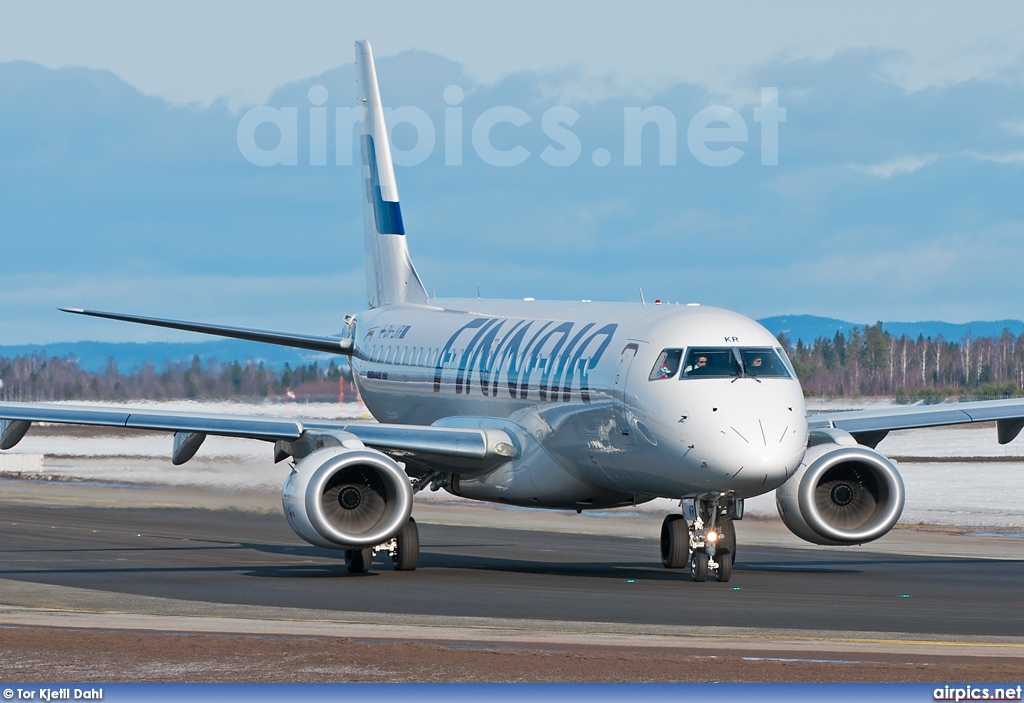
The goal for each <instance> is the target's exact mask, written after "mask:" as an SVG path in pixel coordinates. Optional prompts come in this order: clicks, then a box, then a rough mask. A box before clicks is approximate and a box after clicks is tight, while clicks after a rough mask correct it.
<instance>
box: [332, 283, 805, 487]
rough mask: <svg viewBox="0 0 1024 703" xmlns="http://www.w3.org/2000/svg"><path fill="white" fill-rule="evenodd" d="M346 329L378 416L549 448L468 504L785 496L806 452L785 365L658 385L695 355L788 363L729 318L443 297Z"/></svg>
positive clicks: (373, 315) (364, 316) (799, 406)
mask: <svg viewBox="0 0 1024 703" xmlns="http://www.w3.org/2000/svg"><path fill="white" fill-rule="evenodd" d="M349 332H350V334H351V335H352V338H353V341H354V345H355V348H354V353H353V355H352V369H353V377H354V380H355V382H356V384H357V386H358V388H359V390H360V393H361V394H362V397H363V400H364V401H365V403H366V405H367V408H368V409H369V410H370V412H371V413H372V414H373V416H374V417H375V418H376V419H377V420H379V421H381V422H389V423H400V424H459V423H460V422H465V423H467V424H472V423H473V420H472V419H471V418H506V419H507V421H508V423H509V424H510V425H511V426H514V427H515V428H516V429H517V430H522V432H523V433H527V434H528V435H529V438H528V439H529V441H531V442H532V441H533V440H534V439H535V440H536V441H537V443H539V445H540V446H541V447H542V448H543V451H542V452H538V453H542V454H544V455H545V456H543V457H541V459H538V458H537V457H536V456H534V457H533V458H530V457H529V456H527V457H525V458H520V460H519V463H518V464H510V466H509V467H508V471H507V472H506V473H505V474H499V475H498V477H497V478H488V479H481V480H479V481H477V484H479V485H478V486H477V488H476V489H475V490H476V493H475V494H473V493H472V492H471V490H470V489H471V488H472V487H471V486H470V485H469V484H468V483H466V482H465V481H463V483H464V484H466V486H467V488H466V489H464V490H465V492H468V493H469V494H470V497H481V498H483V499H492V498H491V496H492V495H493V496H497V497H495V498H493V499H495V500H501V501H502V502H509V503H515V504H523V505H537V506H538V507H567V506H570V507H571V506H574V505H575V506H577V507H578V506H579V505H581V504H582V505H587V506H593V507H608V506H612V505H623V504H628V503H637V502H642V501H644V500H649V499H651V498H653V497H659V496H661V497H673V498H678V497H683V496H695V495H700V494H705V493H722V494H732V495H735V496H736V497H741V498H742V497H750V496H753V495H758V494H761V493H765V492H768V491H771V490H774V489H775V488H777V487H778V486H780V485H782V484H783V483H784V482H785V481H786V479H787V478H788V477H789V476H790V475H792V473H793V471H795V469H796V468H797V466H798V465H799V463H800V460H801V458H802V457H803V453H804V450H805V448H806V444H807V421H806V413H805V407H804V400H803V394H802V392H801V388H800V384H799V382H798V381H797V380H796V379H795V377H794V376H793V374H792V371H791V369H789V372H788V373H787V372H783V374H784V377H759V378H755V377H753V375H747V374H746V373H741V374H739V375H734V376H731V377H697V376H696V375H693V376H684V371H683V369H682V368H678V370H677V371H676V372H675V373H673V375H672V377H667V378H662V377H659V376H658V374H657V369H656V368H655V365H656V363H660V361H659V360H660V359H661V358H662V357H661V356H660V355H661V354H662V352H663V350H683V352H682V353H683V354H685V353H686V352H685V350H687V349H694V348H704V349H712V350H723V352H722V353H724V350H734V351H733V353H734V354H735V355H736V357H737V359H739V358H740V352H741V350H745V349H750V348H760V349H767V348H770V349H773V350H777V351H778V353H779V355H780V358H782V359H783V360H784V363H785V364H786V367H787V368H789V367H788V363H789V362H788V359H785V355H784V352H782V350H781V349H779V344H778V342H777V341H776V340H775V338H774V337H773V336H772V335H771V333H770V332H768V331H767V330H766V329H765V328H764V327H762V326H761V325H759V324H757V323H756V322H754V321H753V320H750V319H749V318H746V317H743V316H742V315H739V314H736V313H733V312H729V311H727V310H722V309H718V308H710V307H703V306H678V305H646V306H644V305H640V304H608V303H564V302H558V303H549V302H533V301H529V302H528V301H490V300H488V301H481V300H449V301H434V305H432V306H429V307H428V306H418V305H390V306H385V307H381V308H376V309H371V310H368V311H366V312H363V313H361V314H360V315H358V316H357V318H355V319H354V320H353V321H352V323H351V326H350V329H349ZM677 358H679V357H678V354H677ZM683 358H685V357H683ZM723 358H724V357H723ZM680 363H681V362H677V364H676V365H677V366H679V364H680ZM524 436H525V435H524ZM526 464H529V466H525V465H526ZM524 468H525V469H526V471H527V472H530V473H531V479H532V480H530V479H525V480H524V479H523V478H522V477H521V474H520V475H519V476H520V477H519V479H518V483H516V482H515V481H514V480H513V479H514V478H515V477H516V475H517V474H515V472H518V471H521V470H522V469H524ZM562 472H564V474H566V475H561V474H562ZM552 473H558V474H560V477H558V478H553V477H552V476H551V474H552ZM488 481H490V484H488ZM542 483H543V484H545V485H544V486H540V484H542ZM524 484H525V485H526V486H527V487H528V488H527V489H525V490H524V489H523V488H522V486H523V485H524ZM534 485H537V486H538V490H536V491H531V490H529V488H532V487H533V486H534ZM533 493H537V495H538V496H541V497H540V498H536V497H533V495H532V494H533Z"/></svg>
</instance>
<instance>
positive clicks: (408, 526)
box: [345, 518, 420, 574]
mask: <svg viewBox="0 0 1024 703" xmlns="http://www.w3.org/2000/svg"><path fill="white" fill-rule="evenodd" d="M381 552H387V554H388V556H390V557H391V561H392V563H393V564H394V566H395V571H415V569H416V567H417V566H418V565H419V562H420V532H419V529H418V528H417V527H416V521H415V520H413V519H412V518H409V522H407V523H405V527H403V528H402V531H401V532H399V533H398V534H397V535H395V536H394V537H393V538H392V539H391V540H390V541H388V542H385V543H384V544H378V545H377V546H376V547H367V548H366V549H346V550H345V568H347V569H348V570H349V572H350V573H353V574H362V573H366V572H367V571H369V570H370V566H371V563H372V562H373V557H374V556H375V555H377V554H379V553H381Z"/></svg>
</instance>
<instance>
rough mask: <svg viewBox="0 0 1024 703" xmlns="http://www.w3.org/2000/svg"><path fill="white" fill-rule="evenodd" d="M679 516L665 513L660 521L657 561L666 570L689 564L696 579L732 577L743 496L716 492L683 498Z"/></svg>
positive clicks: (692, 576)
mask: <svg viewBox="0 0 1024 703" xmlns="http://www.w3.org/2000/svg"><path fill="white" fill-rule="evenodd" d="M682 502H683V514H682V515H668V516H666V517H665V520H664V522H662V524H661V563H662V564H663V565H664V566H665V568H667V569H682V568H685V567H686V566H689V567H690V577H691V578H692V579H693V580H694V581H697V582H703V581H707V580H708V577H709V576H712V575H713V576H715V578H716V579H717V580H718V582H719V583H725V582H727V581H728V580H729V579H730V578H732V566H733V562H734V561H735V558H736V528H735V526H734V525H733V520H739V519H742V517H743V499H742V498H734V497H732V496H723V495H719V494H713V495H705V496H699V497H697V498H692V499H684V500H683V501H682Z"/></svg>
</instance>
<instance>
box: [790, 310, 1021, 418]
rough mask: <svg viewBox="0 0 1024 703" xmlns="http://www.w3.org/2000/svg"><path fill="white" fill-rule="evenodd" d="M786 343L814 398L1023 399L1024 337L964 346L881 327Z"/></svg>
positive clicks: (965, 341) (967, 341) (1008, 335)
mask: <svg viewBox="0 0 1024 703" xmlns="http://www.w3.org/2000/svg"><path fill="white" fill-rule="evenodd" d="M779 337H780V341H781V342H782V343H783V345H784V346H785V347H786V349H787V351H788V352H789V355H790V358H791V359H792V360H793V366H794V367H795V368H796V372H797V376H798V377H799V378H800V382H801V383H802V384H803V387H804V394H805V395H808V396H825V397H843V396H887V397H890V398H895V399H896V400H897V401H906V402H910V401H917V400H924V401H926V402H938V401H941V400H944V399H946V398H949V397H951V396H958V397H960V398H962V399H975V400H981V399H992V398H1009V397H1019V396H1022V395H1024V334H1022V335H1021V336H1019V337H1018V336H1016V335H1014V334H1013V333H1012V332H1010V330H1008V329H1004V330H1003V333H1002V335H1001V336H999V337H977V338H973V337H971V335H970V334H967V335H966V336H964V337H963V338H962V339H959V340H955V341H952V340H947V339H945V338H944V337H943V336H942V335H938V336H937V337H935V338H934V339H933V338H931V337H924V336H921V335H919V336H918V337H917V339H912V338H908V337H906V336H900V337H896V336H894V335H891V334H889V333H888V332H886V331H885V330H884V329H883V328H882V323H881V322H879V323H877V324H875V325H868V326H865V327H855V328H853V329H852V330H850V331H849V332H847V333H846V334H845V335H844V334H840V333H836V335H835V336H834V337H832V338H828V337H820V338H818V339H816V340H815V341H814V342H813V343H812V344H810V345H807V344H804V343H803V342H802V341H797V343H796V344H795V345H794V344H791V343H790V342H789V341H788V340H786V339H785V337H784V336H783V335H779Z"/></svg>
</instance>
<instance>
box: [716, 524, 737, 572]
mask: <svg viewBox="0 0 1024 703" xmlns="http://www.w3.org/2000/svg"><path fill="white" fill-rule="evenodd" d="M718 531H719V533H721V535H722V538H721V539H720V540H719V544H721V545H722V546H723V547H725V549H727V550H728V551H729V554H731V555H732V560H733V561H734V562H735V561H736V525H734V524H733V521H732V520H730V519H729V518H722V519H721V521H720V522H719V524H718Z"/></svg>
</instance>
